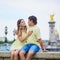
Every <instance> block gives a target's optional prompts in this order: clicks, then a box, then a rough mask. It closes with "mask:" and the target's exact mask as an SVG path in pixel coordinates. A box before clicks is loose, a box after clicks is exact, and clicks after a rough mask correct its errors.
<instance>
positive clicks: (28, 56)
mask: <svg viewBox="0 0 60 60" xmlns="http://www.w3.org/2000/svg"><path fill="white" fill-rule="evenodd" d="M33 55H34V52H33V51H29V52H28V55H27V58H26V60H31V59H32V56H33Z"/></svg>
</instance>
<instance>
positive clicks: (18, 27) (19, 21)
mask: <svg viewBox="0 0 60 60" xmlns="http://www.w3.org/2000/svg"><path fill="white" fill-rule="evenodd" d="M22 20H24V19H19V20H18V21H17V30H18V33H19V32H20V33H21V34H20V35H22V31H21V30H22V28H21V26H20V23H21V21H22ZM25 29H27V28H26V26H25Z"/></svg>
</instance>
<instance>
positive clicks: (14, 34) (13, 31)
mask: <svg viewBox="0 0 60 60" xmlns="http://www.w3.org/2000/svg"><path fill="white" fill-rule="evenodd" d="M13 36H14V39H13V41H15V31H13Z"/></svg>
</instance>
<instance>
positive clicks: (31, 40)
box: [19, 16, 44, 60]
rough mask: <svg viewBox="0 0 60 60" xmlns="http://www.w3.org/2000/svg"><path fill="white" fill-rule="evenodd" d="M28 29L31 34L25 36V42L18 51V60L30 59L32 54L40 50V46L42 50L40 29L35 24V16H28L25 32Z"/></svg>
mask: <svg viewBox="0 0 60 60" xmlns="http://www.w3.org/2000/svg"><path fill="white" fill-rule="evenodd" d="M29 31H32V34H31V36H29V37H28V38H27V44H26V45H25V46H23V48H22V49H21V51H20V54H19V55H20V60H31V59H32V56H33V55H34V54H36V53H37V52H38V51H39V50H40V46H41V48H42V50H43V51H44V47H43V43H42V40H41V37H40V29H39V27H38V26H37V18H36V17H35V16H29V17H28V27H27V32H29ZM39 43H40V44H39ZM27 52H28V54H27V57H26V58H25V54H26V53H27Z"/></svg>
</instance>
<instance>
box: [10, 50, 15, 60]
mask: <svg viewBox="0 0 60 60" xmlns="http://www.w3.org/2000/svg"><path fill="white" fill-rule="evenodd" d="M14 53H15V51H14V50H13V51H11V59H10V60H14Z"/></svg>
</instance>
